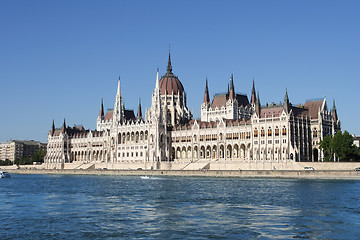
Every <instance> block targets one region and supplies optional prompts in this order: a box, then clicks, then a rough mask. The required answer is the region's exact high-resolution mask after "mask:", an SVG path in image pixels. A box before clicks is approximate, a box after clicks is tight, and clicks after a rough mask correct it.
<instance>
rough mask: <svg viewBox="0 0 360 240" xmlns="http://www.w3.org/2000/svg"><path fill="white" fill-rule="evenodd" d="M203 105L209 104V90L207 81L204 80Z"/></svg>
mask: <svg viewBox="0 0 360 240" xmlns="http://www.w3.org/2000/svg"><path fill="white" fill-rule="evenodd" d="M203 103H210V97H209V89H208V80H207V78H206V85H205V93H204V101H203Z"/></svg>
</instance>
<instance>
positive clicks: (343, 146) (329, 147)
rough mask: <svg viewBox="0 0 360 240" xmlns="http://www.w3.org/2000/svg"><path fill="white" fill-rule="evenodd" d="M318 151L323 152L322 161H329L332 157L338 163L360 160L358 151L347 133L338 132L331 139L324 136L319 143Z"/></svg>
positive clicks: (359, 151)
mask: <svg viewBox="0 0 360 240" xmlns="http://www.w3.org/2000/svg"><path fill="white" fill-rule="evenodd" d="M320 149H322V150H323V152H324V161H330V160H331V157H332V156H333V155H335V157H336V158H337V159H338V160H339V161H358V160H360V150H359V148H358V147H356V146H355V145H354V139H353V137H352V136H351V135H350V133H349V132H348V131H344V133H342V132H341V131H338V132H337V133H336V134H335V135H334V136H333V137H332V136H326V137H325V138H324V139H323V140H321V141H320Z"/></svg>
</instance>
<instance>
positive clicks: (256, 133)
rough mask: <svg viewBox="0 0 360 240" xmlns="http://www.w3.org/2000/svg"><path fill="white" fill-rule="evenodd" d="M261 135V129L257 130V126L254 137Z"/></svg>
mask: <svg viewBox="0 0 360 240" xmlns="http://www.w3.org/2000/svg"><path fill="white" fill-rule="evenodd" d="M258 136H259V131H258V130H257V128H255V130H254V137H258Z"/></svg>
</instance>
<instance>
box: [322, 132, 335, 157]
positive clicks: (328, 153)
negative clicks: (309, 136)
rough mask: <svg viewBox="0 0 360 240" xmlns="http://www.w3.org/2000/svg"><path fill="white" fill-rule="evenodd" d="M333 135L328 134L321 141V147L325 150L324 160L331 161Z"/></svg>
mask: <svg viewBox="0 0 360 240" xmlns="http://www.w3.org/2000/svg"><path fill="white" fill-rule="evenodd" d="M331 142H332V136H331V135H328V136H326V137H324V138H323V139H322V140H321V141H320V149H321V150H322V151H323V152H324V162H329V161H330V160H331V156H332V154H333V150H332V148H331Z"/></svg>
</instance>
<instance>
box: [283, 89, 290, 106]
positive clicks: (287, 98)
mask: <svg viewBox="0 0 360 240" xmlns="http://www.w3.org/2000/svg"><path fill="white" fill-rule="evenodd" d="M288 102H289V96H288V93H287V88H285V97H284V103H288Z"/></svg>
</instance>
